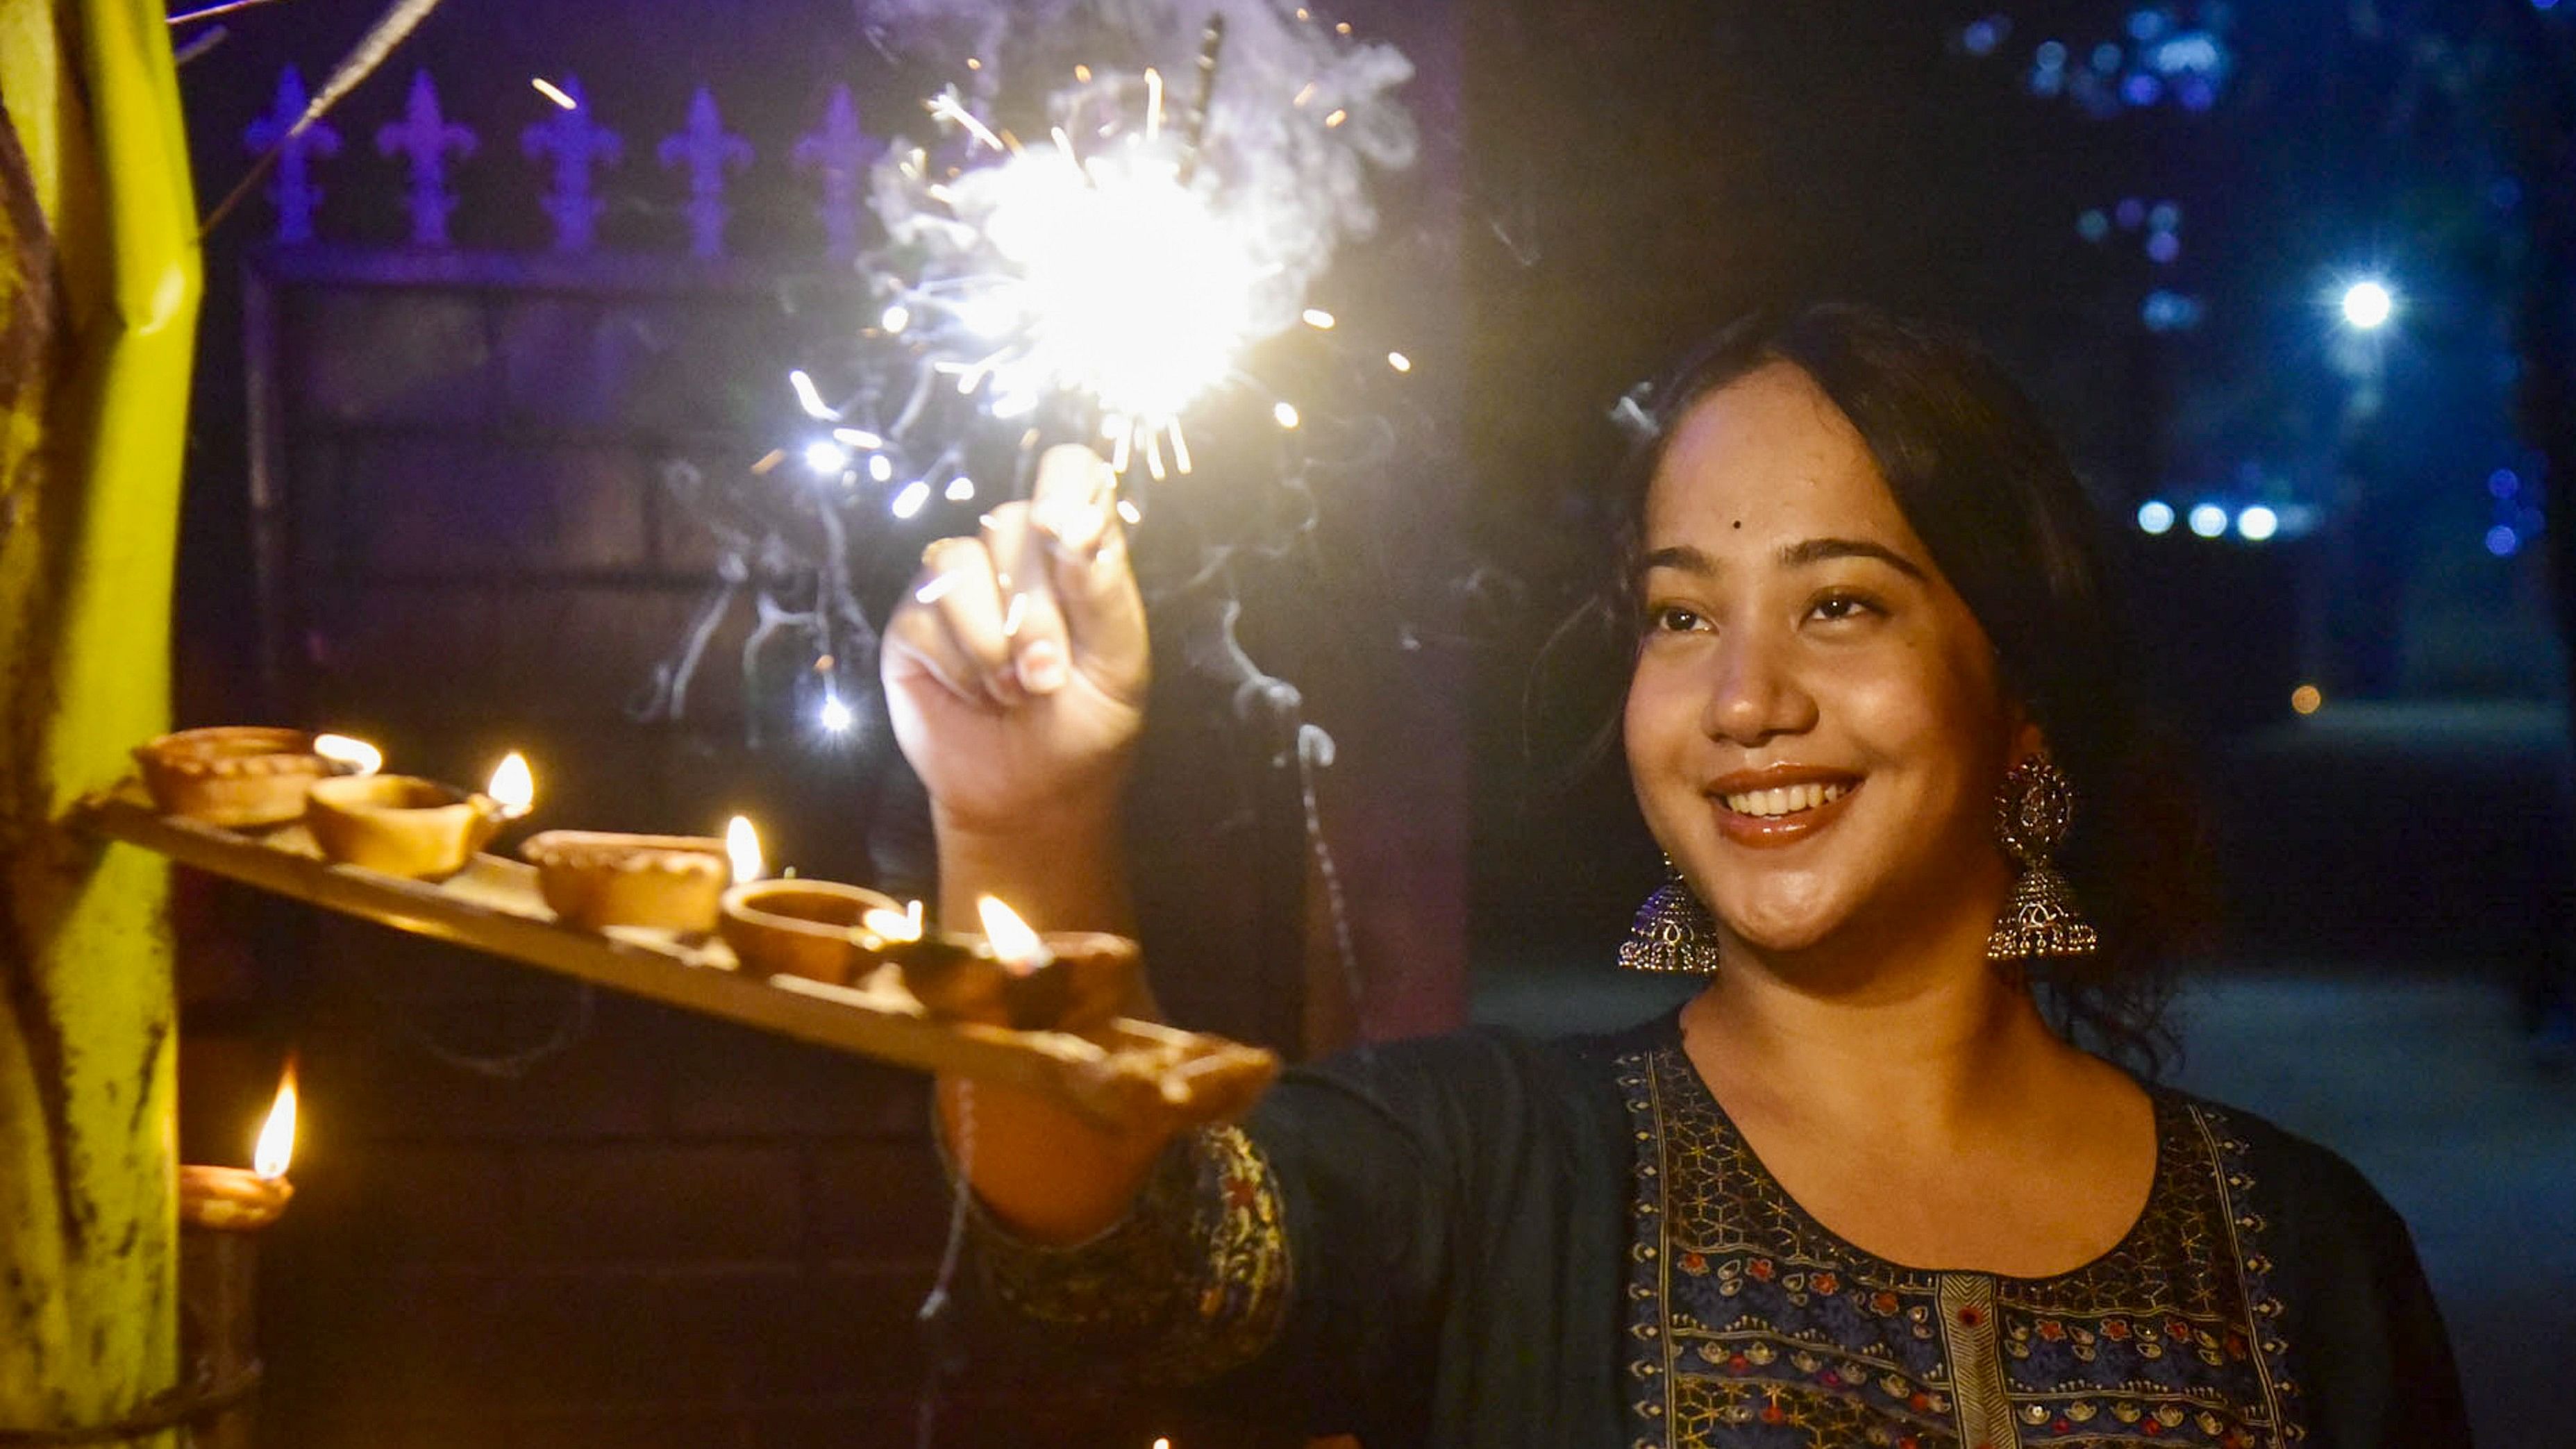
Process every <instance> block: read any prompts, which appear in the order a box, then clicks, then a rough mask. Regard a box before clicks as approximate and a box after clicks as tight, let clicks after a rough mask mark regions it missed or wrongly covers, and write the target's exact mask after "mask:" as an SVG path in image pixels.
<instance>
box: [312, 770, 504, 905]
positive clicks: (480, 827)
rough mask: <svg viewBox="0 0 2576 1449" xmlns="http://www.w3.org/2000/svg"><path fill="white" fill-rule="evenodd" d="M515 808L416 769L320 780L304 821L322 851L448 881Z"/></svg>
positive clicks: (417, 876)
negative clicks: (405, 772) (428, 777)
mask: <svg viewBox="0 0 2576 1449" xmlns="http://www.w3.org/2000/svg"><path fill="white" fill-rule="evenodd" d="M513 813H514V812H513V811H512V810H511V809H510V808H509V807H507V806H505V805H503V804H502V803H501V802H499V801H497V800H494V799H493V798H492V797H491V796H489V795H483V794H472V793H468V792H466V791H463V790H459V789H457V788H456V787H454V786H452V785H442V784H440V783H438V782H437V781H436V780H424V779H421V778H419V777H418V776H416V775H353V776H345V777H342V778H339V779H331V780H317V781H315V782H314V783H313V785H312V786H311V788H310V790H309V792H308V794H307V809H306V811H305V817H304V823H305V826H306V828H308V829H310V830H311V831H312V832H313V840H314V843H315V844H317V845H319V846H321V847H322V854H323V855H324V856H325V857H327V858H329V859H331V860H334V861H337V862H339V863H340V864H343V865H358V866H364V867H366V868H367V869H369V870H375V871H382V872H384V873H385V874H386V875H398V876H405V877H408V878H410V879H413V880H443V879H445V878H446V877H448V876H451V875H454V874H456V873H457V872H458V871H460V870H463V869H464V868H465V863H466V862H467V861H469V860H472V859H473V858H474V852H475V851H476V850H479V849H481V848H482V845H483V842H485V841H487V840H490V839H491V838H492V836H493V834H494V833H495V832H497V831H499V830H500V828H501V826H502V824H503V823H504V822H506V821H507V820H509V819H510V818H511V817H512V815H513Z"/></svg>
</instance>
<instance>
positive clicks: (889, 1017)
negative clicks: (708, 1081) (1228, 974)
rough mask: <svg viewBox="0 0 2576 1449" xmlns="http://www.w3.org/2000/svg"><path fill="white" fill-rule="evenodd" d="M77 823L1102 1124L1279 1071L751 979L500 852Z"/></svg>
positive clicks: (1193, 1038)
mask: <svg viewBox="0 0 2576 1449" xmlns="http://www.w3.org/2000/svg"><path fill="white" fill-rule="evenodd" d="M79 814H80V816H81V819H82V823H83V824H85V825H86V826H87V827H88V828H89V829H91V830H92V831H94V832H96V833H97V834H100V835H103V836H106V837H109V838H111V839H115V840H122V841H125V842H127V843H128V844H131V845H138V846H141V847H142V848H144V849H145V850H150V851H154V852H157V853H159V854H161V855H165V856H167V857H169V858H170V859H172V860H174V861H177V862H178V863H179V864H181V865H187V866H194V867H195V868H197V869H199V870H202V871H206V872H209V873H211V874H214V875H219V876H223V877H225V878H226V879H228V880H235V881H239V882H241V883H242V884H244V885H249V886H256V887H258V888H260V889H261V890H266V891H274V892H276V893H277V894H279V895H283V896H291V897H293V898H295V899H296V900H300V901H304V902H306V903H308V904H311V905H316V906H320V907H322V908H324V909H325V910H333V911H338V912H340V913H341V914H343V915H350V916H356V917H359V918H360V919H363V920H369V921H374V922H377V923H379V924H381V925H387V926H391V927H394V928H395V929H396V930H402V931H410V932H412V933H414V934H416V935H422V936H429V937H432V938H434V939H437V940H441V941H446V942H449V943H451V944H454V945H458V946H464V947H468V948H470V949H473V950H476V951H481V952H484V953H486V954H488V955H493V956H500V957H504V958H506V959H508V960H512V961H516V962H519V963H521V964H522V965H527V966H534V967H538V968H540V969H542V970H546V971H552V972H556V973H558V974H560V975H564V976H570V977H572V978H574V979H576V980H580V981H587V982H590V983H592V984H594V985H598V986H605V987H608V988H610V989H612V990H616V991H623V992H625V993H627V994H629V995H632V996H641V997H644V998H645V999H647V1000H650V1001H658V1002H661V1003H663V1004H665V1005H668V1006H677V1007H683V1008H686V1009H687V1010H690V1011H695V1012H698V1013H701V1014H702V1015H706V1016H713V1017H720V1018H722V1019H723V1020H726V1021H732V1022H739V1023H741V1024H743V1025H745V1026H750V1027H756V1028H758V1029H760V1030H762V1031H768V1032H775V1033H777V1034H778V1035H780V1036H787V1037H794V1038H795V1039H797V1040H799V1041H806V1042H812V1043H814V1044H815V1045H817V1046H825V1047H830V1048H832V1049H834V1050H836V1051H845V1052H853V1053H856V1054H858V1055H860V1056H867V1057H874V1058H876V1059H878V1060H880V1061H886V1062H892V1063H894V1064H896V1065H898V1066H905V1067H912V1068H915V1069H918V1070H921V1071H940V1072H954V1073H956V1074H958V1075H961V1076H966V1077H972V1078H975V1079H977V1080H980V1081H989V1082H995V1083H1003V1084H1007V1085H1010V1086H1014V1087H1021V1088H1025V1089H1028V1090H1031V1091H1035V1092H1040V1093H1043V1094H1045V1095H1047V1096H1051V1097H1054V1098H1056V1099H1058V1100H1060V1101H1062V1102H1064V1103H1066V1104H1067V1105H1069V1106H1071V1107H1073V1108H1074V1109H1075V1110H1077V1111H1080V1112H1082V1113H1084V1114H1085V1115H1087V1116H1090V1117H1092V1118H1093V1119H1095V1120H1097V1121H1099V1122H1102V1123H1104V1124H1106V1125H1110V1126H1119V1127H1127V1126H1142V1125H1146V1124H1150V1123H1173V1122H1179V1123H1196V1122H1208V1121H1221V1120H1223V1119H1225V1118H1228V1117H1232V1116H1234V1115H1236V1114H1237V1113H1239V1112H1241V1111H1242V1110H1243V1109H1244V1108H1246V1107H1248V1106H1250V1105H1251V1103H1252V1102H1253V1100H1254V1099H1255V1098H1257V1097H1258V1096H1259V1095H1260V1094H1261V1092H1262V1089H1264V1088H1265V1087H1267V1086H1268V1085H1269V1084H1270V1082H1271V1079H1272V1078H1274V1077H1275V1076H1277V1075H1278V1072H1279V1059H1278V1057H1277V1056H1276V1055H1274V1054H1273V1053H1271V1052H1268V1051H1264V1050H1261V1049H1260V1048H1257V1047H1248V1046H1244V1045H1242V1044H1240V1043H1237V1042H1231V1041H1227V1040H1226V1039H1224V1038H1222V1037H1214V1036H1206V1035H1202V1034H1199V1033H1196V1032H1186V1031H1179V1030H1176V1029H1174V1028H1171V1027H1167V1026H1163V1025H1160V1024H1158V1023H1154V1022H1147V1021H1134V1020H1128V1019H1124V1018H1122V1019H1120V1020H1118V1021H1115V1022H1112V1023H1110V1025H1109V1026H1108V1027H1107V1028H1106V1029H1104V1030H1102V1031H1100V1032H1098V1033H1095V1034H1093V1035H1090V1036H1073V1035H1070V1034H1068V1033H1064V1032H1048V1031H1010V1030H1007V1029H1005V1028H1001V1027H993V1026H984V1025H981V1024H978V1023H973V1022H937V1021H932V1020H930V1019H928V1018H927V1017H926V1016H924V1015H923V1013H922V1009H921V1004H920V1003H919V1002H917V1001H915V1000H913V998H912V994H911V993H910V992H907V991H905V990H904V989H903V986H902V984H901V982H900V980H899V979H898V978H897V975H896V973H895V971H894V968H892V967H885V968H882V969H880V970H879V971H878V972H877V973H876V974H875V975H873V976H871V977H869V978H868V979H867V980H864V981H862V982H860V983H859V984H857V985H856V986H834V985H830V984H827V983H824V982H819V981H809V980H806V979H804V978H802V977H796V976H773V977H770V978H768V979H767V980H759V979H755V978H752V977H749V976H746V975H744V974H742V973H741V971H740V970H739V969H738V965H739V963H737V962H736V960H735V959H734V954H733V952H732V950H731V949H729V948H728V947H727V946H726V945H725V944H724V942H722V941H721V940H718V939H716V938H715V937H713V936H706V937H684V936H679V935H676V934H674V933H672V932H668V931H647V930H634V929H628V928H624V927H610V928H609V929H608V930H606V931H604V932H598V931H587V930H582V929H579V928H577V927H573V926H567V925H564V924H562V923H561V922H558V921H557V920H556V919H555V917H554V913H553V912H552V911H550V910H548V909H547V908H546V904H545V902H544V901H543V900H542V899H540V898H539V896H538V894H537V872H536V869H535V867H533V866H529V865H526V864H523V863H522V862H519V861H515V860H506V859H503V858H502V857H500V856H495V855H477V856H475V857H474V860H473V863H472V864H470V865H468V866H467V867H466V868H465V870H464V871H463V872H462V873H461V874H458V875H456V876H453V877H451V878H449V879H448V880H445V881H441V882H437V883H434V884H433V883H431V882H427V881H415V880H404V879H402V878H400V877H397V876H389V875H382V874H379V873H377V872H375V871H371V870H366V869H363V868H360V867H358V866H349V865H333V864H331V863H330V862H328V861H325V860H323V859H322V858H321V855H320V852H319V851H318V850H317V849H316V848H315V847H314V844H313V838H312V836H311V835H310V834H308V833H307V832H306V831H305V829H304V827H303V826H302V825H300V824H299V825H287V826H282V827H279V828H277V829H274V830H269V831H260V832H250V831H238V830H228V829H225V828H223V827H221V826H216V825H207V824H204V823H202V822H199V821H195V820H189V819H185V818H182V817H178V816H166V815H162V814H160V813H158V812H157V811H156V810H154V808H153V806H152V803H151V800H150V797H148V796H147V795H145V794H144V792H143V790H142V787H141V786H140V784H137V783H134V782H128V783H127V784H126V785H123V786H120V787H119V788H118V789H116V790H114V791H112V792H109V793H107V794H104V795H94V796H91V797H90V798H88V799H87V800H84V801H82V802H81V805H80V807H79Z"/></svg>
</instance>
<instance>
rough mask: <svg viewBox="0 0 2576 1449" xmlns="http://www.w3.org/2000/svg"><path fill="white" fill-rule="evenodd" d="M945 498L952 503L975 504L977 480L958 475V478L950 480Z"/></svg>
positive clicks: (945, 491)
mask: <svg viewBox="0 0 2576 1449" xmlns="http://www.w3.org/2000/svg"><path fill="white" fill-rule="evenodd" d="M944 496H945V497H946V498H947V499H948V501H949V502H951V503H971V502H973V501H974V500H975V480H974V479H972V478H969V477H967V476H966V475H965V474H963V473H960V474H958V475H957V476H956V477H954V478H951V479H949V480H948V487H947V488H946V489H945V490H944Z"/></svg>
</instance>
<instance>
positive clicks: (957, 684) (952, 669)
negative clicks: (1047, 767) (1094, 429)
mask: <svg viewBox="0 0 2576 1449" xmlns="http://www.w3.org/2000/svg"><path fill="white" fill-rule="evenodd" d="M1116 490H1117V477H1116V475H1115V474H1113V473H1111V472H1110V471H1109V465H1108V464H1107V463H1104V462H1102V461H1101V459H1100V457H1099V455H1098V454H1096V453H1093V452H1092V451H1091V450H1090V449H1088V448H1083V447H1077V446H1066V447H1058V448H1051V449H1049V450H1048V451H1047V453H1046V455H1045V456H1044V457H1043V458H1041V459H1040V460H1039V463H1038V475H1037V480H1036V483H1035V486H1034V487H1033V488H1032V490H1031V494H1030V497H1029V500H1028V501H1027V502H1025V503H1006V504H1003V505H1002V506H1001V507H999V508H996V509H994V510H993V511H992V512H990V513H987V514H985V515H984V517H983V518H982V519H981V520H980V521H979V523H978V526H977V530H976V533H975V535H974V536H973V537H969V538H946V539H941V540H939V541H938V542H936V543H933V544H932V545H931V546H930V547H929V548H928V549H927V550H925V551H924V552H923V555H922V565H923V571H922V574H921V576H920V577H919V578H918V579H916V580H915V582H914V587H913V597H912V599H911V601H910V602H909V603H908V604H907V605H906V606H905V607H904V608H903V609H901V610H899V611H898V612H897V615H896V618H895V621H894V624H893V627H892V628H891V630H890V631H889V635H888V642H889V644H890V645H891V646H892V647H894V648H895V649H897V650H898V651H900V652H902V653H905V654H908V655H910V656H912V657H914V658H916V659H917V660H918V661H919V662H920V664H921V666H922V667H923V668H924V669H926V670H928V671H929V672H930V673H931V674H932V675H933V676H934V677H936V678H937V679H938V680H939V681H940V682H941V683H942V684H944V685H946V686H947V687H948V689H949V691H950V692H951V693H953V694H956V695H958V696H959V697H961V698H965V699H970V700H972V699H985V700H990V701H991V702H993V703H994V704H997V705H1000V706H1003V707H1005V708H1008V707H1011V706H1015V705H1018V704H1020V703H1022V702H1024V701H1026V700H1028V699H1030V698H1032V697H1037V696H1044V695H1050V694H1054V693H1055V692H1057V691H1058V690H1060V689H1062V688H1064V686H1065V685H1066V684H1067V683H1069V682H1070V681H1071V680H1072V678H1073V676H1074V674H1075V672H1076V671H1079V672H1080V673H1081V675H1082V676H1083V677H1084V678H1086V679H1087V680H1089V681H1090V682H1091V683H1092V684H1093V685H1094V686H1095V687H1097V688H1098V689H1100V690H1101V691H1102V692H1104V693H1106V694H1108V695H1109V696H1110V697H1111V698H1114V699H1118V700H1120V701H1122V702H1127V703H1141V702H1142V701H1143V699H1144V694H1145V683H1146V677H1147V674H1148V672H1149V667H1150V666H1149V657H1150V656H1149V646H1148V644H1147V641H1146V634H1145V606H1144V601H1143V599H1142V598H1141V597H1140V596H1139V595H1138V593H1137V590H1136V580H1135V576H1134V575H1133V573H1131V572H1130V570H1129V569H1128V566H1127V546H1126V537H1125V534H1124V532H1123V531H1122V530H1121V528H1120V527H1119V520H1118V513H1117V491H1116Z"/></svg>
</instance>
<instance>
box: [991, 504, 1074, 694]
mask: <svg viewBox="0 0 2576 1449" xmlns="http://www.w3.org/2000/svg"><path fill="white" fill-rule="evenodd" d="M980 529H981V539H982V542H983V545H984V549H985V552H986V553H987V554H989V555H990V556H991V557H992V558H993V560H994V562H995V565H996V572H995V575H994V587H995V589H996V590H997V592H998V594H999V596H1000V599H1001V607H1002V638H1003V643H1004V646H1005V647H1006V648H1007V649H1008V650H1009V651H1010V657H1011V666H1012V679H1013V682H1014V683H1016V684H1017V685H1018V687H1019V688H1020V689H1022V690H1024V691H1025V692H1027V693H1028V694H1031V695H1047V694H1053V693H1055V692H1056V691H1057V690H1059V689H1062V688H1064V686H1065V681H1066V680H1067V678H1069V677H1070V674H1071V671H1072V668H1073V665H1072V656H1071V649H1070V645H1069V643H1068V640H1067V638H1066V634H1065V624H1064V615H1063V613H1062V612H1061V611H1060V610H1059V609H1058V608H1057V606H1056V598H1055V584H1054V580H1053V579H1052V578H1051V577H1050V576H1049V573H1048V569H1047V560H1046V552H1045V549H1044V546H1043V545H1042V544H1040V543H1039V542H1038V541H1037V539H1036V537H1035V534H1034V530H1033V529H1032V528H1031V526H1030V522H1029V505H1027V504H1025V503H1006V504H1004V505H1002V506H1001V507H999V508H996V509H994V510H993V511H992V512H990V513H987V514H985V515H984V517H983V520H982V523H981V524H980Z"/></svg>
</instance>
